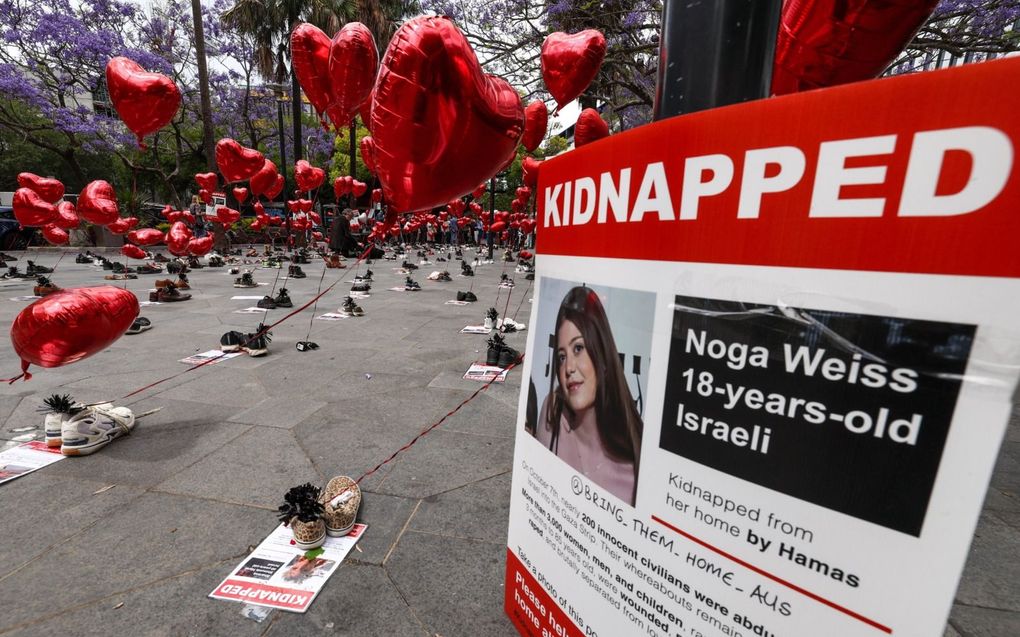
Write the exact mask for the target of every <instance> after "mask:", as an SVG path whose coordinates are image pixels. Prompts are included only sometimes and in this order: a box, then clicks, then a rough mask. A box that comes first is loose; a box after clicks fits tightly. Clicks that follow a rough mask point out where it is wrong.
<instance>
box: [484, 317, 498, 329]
mask: <svg viewBox="0 0 1020 637" xmlns="http://www.w3.org/2000/svg"><path fill="white" fill-rule="evenodd" d="M482 326H483V327H484V328H485V329H487V330H491V329H492V328H493V327H495V325H494V324H493V321H492V319H491V318H489V317H488V316H486V317H485V321H484V322H483V323H482Z"/></svg>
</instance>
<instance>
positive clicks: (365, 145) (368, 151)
mask: <svg viewBox="0 0 1020 637" xmlns="http://www.w3.org/2000/svg"><path fill="white" fill-rule="evenodd" d="M361 160H362V161H363V162H365V168H367V169H368V172H370V173H372V174H373V175H374V174H375V140H374V139H372V136H371V135H365V136H364V137H362V138H361Z"/></svg>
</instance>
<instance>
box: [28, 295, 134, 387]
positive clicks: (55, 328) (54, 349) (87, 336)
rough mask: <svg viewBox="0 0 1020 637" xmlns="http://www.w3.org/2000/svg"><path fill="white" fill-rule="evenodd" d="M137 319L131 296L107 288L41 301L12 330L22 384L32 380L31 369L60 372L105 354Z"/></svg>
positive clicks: (47, 298) (56, 296)
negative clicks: (95, 355)
mask: <svg viewBox="0 0 1020 637" xmlns="http://www.w3.org/2000/svg"><path fill="white" fill-rule="evenodd" d="M137 316H138V298H137V297H136V296H135V294H134V292H131V291H129V290H124V289H121V288H115V287H110V286H103V287H95V288H70V289H65V290H60V291H59V292H54V293H53V294H49V295H47V296H45V297H44V298H42V299H39V300H38V301H36V302H35V303H32V304H31V305H29V306H28V307H26V308H25V309H23V310H22V311H21V313H19V314H18V316H17V317H16V318H15V319H14V322H13V323H12V324H11V343H12V344H13V345H14V351H15V352H17V354H18V356H19V357H21V369H22V372H24V376H25V380H28V379H29V378H31V377H32V375H31V374H29V373H28V371H27V370H28V366H29V364H34V365H38V366H40V367H60V366H61V365H67V364H70V363H74V362H76V361H80V360H81V359H83V358H87V357H89V356H91V355H93V354H95V353H96V352H100V351H102V350H104V349H106V348H107V347H109V346H110V345H111V344H112V343H113V342H114V341H116V340H117V339H118V338H120V337H121V335H123V334H124V332H125V331H127V328H129V327H131V323H132V322H134V320H135V317H137Z"/></svg>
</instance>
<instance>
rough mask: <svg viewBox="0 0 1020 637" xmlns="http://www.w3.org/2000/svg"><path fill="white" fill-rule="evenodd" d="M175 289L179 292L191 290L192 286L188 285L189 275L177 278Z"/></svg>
mask: <svg viewBox="0 0 1020 637" xmlns="http://www.w3.org/2000/svg"><path fill="white" fill-rule="evenodd" d="M174 287H175V288H177V289H178V290H190V289H191V286H190V285H188V275H187V274H182V275H180V276H179V277H178V278H177V281H175V282H174Z"/></svg>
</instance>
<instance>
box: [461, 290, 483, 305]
mask: <svg viewBox="0 0 1020 637" xmlns="http://www.w3.org/2000/svg"><path fill="white" fill-rule="evenodd" d="M457 300H458V301H467V302H468V303H474V302H475V301H477V300H478V297H477V296H475V293H474V292H472V291H471V290H468V291H467V292H459V291H458V292H457Z"/></svg>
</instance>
